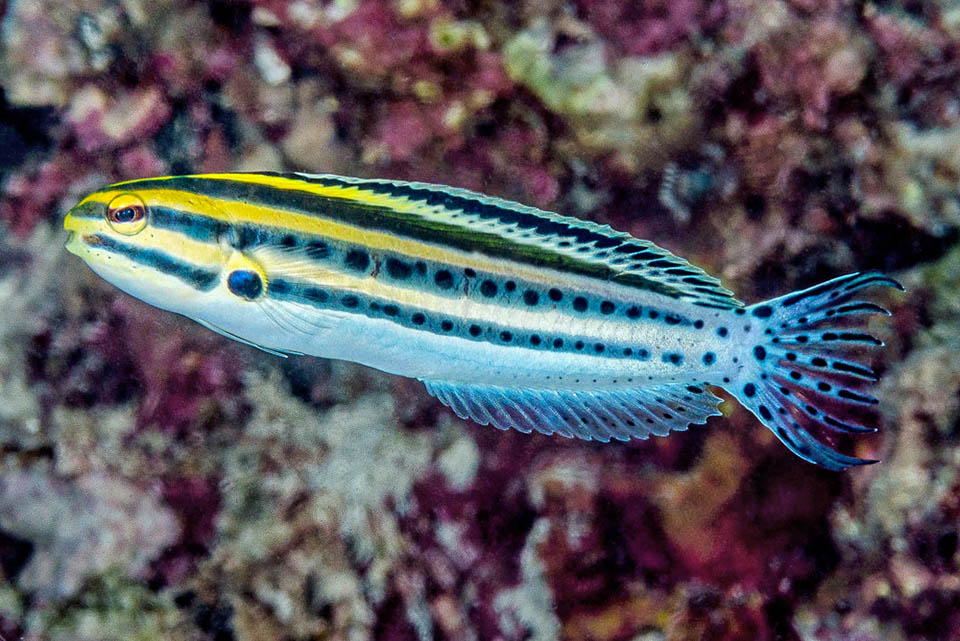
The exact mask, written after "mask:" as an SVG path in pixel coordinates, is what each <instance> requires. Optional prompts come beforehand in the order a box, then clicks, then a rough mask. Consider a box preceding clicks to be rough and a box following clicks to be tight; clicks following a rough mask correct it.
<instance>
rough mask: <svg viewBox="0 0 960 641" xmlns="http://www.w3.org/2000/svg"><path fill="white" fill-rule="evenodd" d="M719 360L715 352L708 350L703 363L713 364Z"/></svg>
mask: <svg viewBox="0 0 960 641" xmlns="http://www.w3.org/2000/svg"><path fill="white" fill-rule="evenodd" d="M716 360H717V355H716V354H714V353H713V352H707V353H705V354H704V355H703V364H704V365H713V364H714V363H715V362H716Z"/></svg>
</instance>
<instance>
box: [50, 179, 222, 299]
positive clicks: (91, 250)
mask: <svg viewBox="0 0 960 641" xmlns="http://www.w3.org/2000/svg"><path fill="white" fill-rule="evenodd" d="M184 209H185V208H179V209H174V208H171V207H170V203H168V202H165V200H164V195H163V190H159V189H136V190H131V189H128V188H125V186H124V184H123V183H120V184H118V185H112V186H110V187H106V188H104V189H101V190H98V191H96V192H93V193H92V194H90V195H89V196H87V197H86V198H84V199H83V200H82V201H80V203H78V204H77V205H76V206H75V207H73V208H72V209H71V210H70V211H69V212H68V213H67V216H66V218H65V220H64V224H63V225H64V228H65V229H66V230H67V231H68V232H70V238H69V240H68V241H67V244H66V249H67V251H69V252H71V253H72V254H75V255H76V256H78V257H80V258H81V259H83V261H84V262H86V263H87V265H88V266H89V267H90V268H91V269H92V270H93V271H94V272H95V273H97V274H98V275H99V276H100V277H102V278H103V279H104V280H106V281H108V282H110V283H112V284H113V285H115V286H117V287H119V288H120V289H122V290H123V291H125V292H127V293H128V294H131V295H133V296H135V297H137V298H139V299H141V300H144V301H146V302H147V303H150V304H151V305H154V306H156V307H160V308H162V309H167V310H170V311H174V312H177V313H181V314H185V315H188V316H197V315H200V314H201V312H202V311H203V310H204V309H209V308H210V307H211V306H213V305H216V302H217V301H216V299H217V296H218V290H219V289H221V285H222V283H223V281H224V278H223V272H224V266H225V264H226V255H225V253H224V249H223V247H222V246H221V244H220V243H219V242H217V238H216V234H214V235H213V237H212V238H207V239H203V238H200V239H198V238H197V236H196V234H192V235H191V234H190V233H188V232H189V230H190V229H191V225H192V224H194V222H193V218H195V217H196V216H197V215H196V214H194V213H191V211H190V210H189V209H188V208H187V209H186V211H185V210H184Z"/></svg>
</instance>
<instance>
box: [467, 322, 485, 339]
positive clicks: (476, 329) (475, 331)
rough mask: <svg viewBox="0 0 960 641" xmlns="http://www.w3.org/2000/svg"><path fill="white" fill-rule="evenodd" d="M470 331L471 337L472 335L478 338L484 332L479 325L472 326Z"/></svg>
mask: <svg viewBox="0 0 960 641" xmlns="http://www.w3.org/2000/svg"><path fill="white" fill-rule="evenodd" d="M468 331H469V332H470V335H471V336H473V337H477V336H479V335H480V333H481V332H482V331H483V330H482V329H481V328H480V326H479V325H471V326H470V329H469V330H468Z"/></svg>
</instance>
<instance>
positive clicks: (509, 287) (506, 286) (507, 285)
mask: <svg viewBox="0 0 960 641" xmlns="http://www.w3.org/2000/svg"><path fill="white" fill-rule="evenodd" d="M503 288H504V289H506V290H507V291H508V292H512V291H513V290H515V289H516V288H517V284H516V283H515V282H513V281H512V280H508V281H507V282H505V283H504V284H503Z"/></svg>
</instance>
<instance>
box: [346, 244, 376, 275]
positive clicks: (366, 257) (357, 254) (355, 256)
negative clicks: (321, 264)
mask: <svg viewBox="0 0 960 641" xmlns="http://www.w3.org/2000/svg"><path fill="white" fill-rule="evenodd" d="M343 263H344V264H345V265H346V266H347V267H349V268H350V269H352V270H354V271H358V272H363V271H366V270H367V267H369V266H370V254H368V253H367V252H365V251H361V250H359V249H354V250H351V251H348V252H347V256H346V258H344V259H343Z"/></svg>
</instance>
